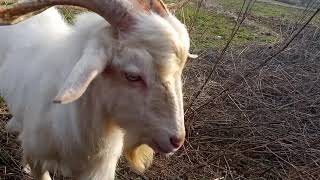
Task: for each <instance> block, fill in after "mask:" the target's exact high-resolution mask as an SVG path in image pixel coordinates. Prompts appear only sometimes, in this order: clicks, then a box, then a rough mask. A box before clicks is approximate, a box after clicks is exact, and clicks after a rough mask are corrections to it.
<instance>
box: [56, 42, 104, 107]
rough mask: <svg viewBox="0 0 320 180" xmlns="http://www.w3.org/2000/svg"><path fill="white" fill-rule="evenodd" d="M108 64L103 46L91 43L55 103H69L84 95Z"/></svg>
mask: <svg viewBox="0 0 320 180" xmlns="http://www.w3.org/2000/svg"><path fill="white" fill-rule="evenodd" d="M106 64H107V56H106V54H105V51H104V49H102V48H101V47H100V48H98V47H97V46H92V45H89V47H87V48H86V49H85V51H84V53H83V55H82V57H81V58H80V60H79V61H78V62H77V64H76V65H75V67H74V68H73V70H72V72H71V73H70V75H69V76H68V78H67V80H66V81H65V82H64V84H63V86H62V88H61V89H60V91H59V93H58V95H57V96H56V97H55V99H54V101H53V102H54V103H60V104H68V103H71V102H73V101H75V100H77V99H78V98H80V97H81V96H82V94H83V93H84V92H85V91H86V89H87V88H88V86H89V84H90V83H91V82H92V80H94V79H95V78H96V76H97V75H98V74H100V73H101V72H102V71H103V70H104V68H105V67H106Z"/></svg>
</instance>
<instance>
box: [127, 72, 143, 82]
mask: <svg viewBox="0 0 320 180" xmlns="http://www.w3.org/2000/svg"><path fill="white" fill-rule="evenodd" d="M125 76H126V78H127V80H128V81H133V82H136V81H141V80H142V78H141V76H139V75H138V74H130V73H125Z"/></svg>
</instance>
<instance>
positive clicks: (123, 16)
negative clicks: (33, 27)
mask: <svg viewBox="0 0 320 180" xmlns="http://www.w3.org/2000/svg"><path fill="white" fill-rule="evenodd" d="M55 5H71V6H78V7H83V8H86V9H89V10H91V11H93V12H95V13H97V14H99V15H101V16H102V17H103V18H104V19H105V20H107V21H108V22H109V23H110V24H111V25H112V26H114V27H116V28H118V29H119V30H121V31H127V30H128V29H129V27H130V26H131V25H132V24H133V23H134V18H133V10H137V9H138V10H142V11H145V12H147V11H148V10H147V8H146V6H145V5H143V4H142V3H138V2H137V1H136V0H126V1H123V0H33V1H27V2H22V3H18V4H16V5H14V6H13V7H9V8H0V26H1V25H12V24H17V23H19V22H22V21H24V20H26V19H28V18H30V17H32V16H34V15H37V14H39V13H41V12H43V11H44V10H46V9H48V8H49V7H52V6H55Z"/></svg>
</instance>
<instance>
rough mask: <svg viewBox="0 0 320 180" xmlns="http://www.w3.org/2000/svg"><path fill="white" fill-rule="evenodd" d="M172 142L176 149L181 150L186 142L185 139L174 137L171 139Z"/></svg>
mask: <svg viewBox="0 0 320 180" xmlns="http://www.w3.org/2000/svg"><path fill="white" fill-rule="evenodd" d="M170 142H171V144H172V145H173V147H174V148H180V147H181V146H182V144H183V142H184V138H183V137H182V138H181V137H176V136H173V137H171V138H170Z"/></svg>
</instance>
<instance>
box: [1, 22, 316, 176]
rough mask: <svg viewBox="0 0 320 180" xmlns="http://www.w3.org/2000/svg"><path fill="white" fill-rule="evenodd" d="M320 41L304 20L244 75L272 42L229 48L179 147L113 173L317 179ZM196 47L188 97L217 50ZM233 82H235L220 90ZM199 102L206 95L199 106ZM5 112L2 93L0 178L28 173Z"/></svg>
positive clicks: (191, 113) (186, 87)
mask: <svg viewBox="0 0 320 180" xmlns="http://www.w3.org/2000/svg"><path fill="white" fill-rule="evenodd" d="M265 21H268V20H267V19H266V20H265ZM268 22H269V23H270V24H272V26H273V29H274V30H275V31H277V32H279V33H281V35H282V36H284V37H285V36H286V32H287V30H290V29H289V28H287V27H289V26H288V25H287V24H285V26H283V25H281V26H280V25H279V24H280V23H281V24H283V23H284V22H275V21H271V20H270V21H268ZM278 23H279V24H278ZM284 27H285V28H284ZM280 29H281V30H280ZM319 42H320V32H319V31H318V29H317V28H316V27H308V28H307V29H306V30H305V31H304V32H303V34H301V35H300V36H299V37H298V39H297V40H296V41H295V42H294V43H293V44H292V45H291V46H290V48H289V49H287V50H286V51H285V52H283V53H281V55H280V56H277V57H276V58H275V59H274V60H273V61H271V62H270V63H269V64H268V65H267V66H265V67H263V68H262V69H260V70H259V72H258V73H257V75H255V76H252V77H249V78H245V79H244V78H243V75H244V74H246V73H247V71H248V70H250V69H251V68H253V67H256V66H257V65H259V64H260V63H261V61H262V60H263V59H264V58H266V57H268V56H269V54H270V53H271V52H272V51H273V50H274V49H273V48H276V46H272V47H271V46H268V45H263V46H262V45H257V44H249V45H247V46H243V47H240V48H237V49H231V50H229V51H228V53H227V56H226V58H225V61H224V62H223V63H222V64H220V65H219V66H218V68H217V69H216V71H215V73H214V76H213V77H212V79H211V80H210V81H209V84H208V86H207V87H206V89H205V91H204V92H203V93H202V94H201V95H200V98H199V99H198V100H197V101H196V103H195V105H194V106H193V109H192V111H189V113H188V114H187V115H186V128H187V141H186V143H185V145H184V146H183V148H182V149H181V150H179V151H178V152H177V153H176V154H175V155H174V156H172V157H170V158H166V157H163V156H160V155H157V157H156V159H155V162H154V164H153V166H152V167H151V169H149V170H148V171H147V172H146V174H145V175H143V176H139V175H136V174H134V173H133V172H132V171H130V169H129V168H128V167H127V166H126V164H125V162H124V161H123V160H122V161H121V163H120V164H121V165H120V167H119V169H118V171H117V178H118V179H216V178H221V179H320V166H319V163H320V162H319V160H320V53H319V52H320V43H319ZM199 53H200V58H199V59H195V60H189V63H188V64H187V67H186V70H185V71H184V77H185V78H184V81H185V83H184V90H185V102H186V104H188V102H189V100H190V97H191V96H192V95H193V93H194V92H195V90H197V88H198V87H199V86H201V84H202V83H203V81H204V79H205V77H206V75H207V74H208V72H209V71H210V68H211V67H212V64H214V62H215V61H216V59H217V57H218V53H219V52H218V51H215V50H207V51H201V52H199ZM230 84H238V85H239V86H238V87H239V88H237V89H236V90H232V91H229V92H228V93H227V94H226V95H223V96H219V93H220V92H221V91H222V90H223V89H225V88H227V87H229V85H230ZM210 99H211V101H209V100H210ZM203 102H210V103H208V104H207V105H206V106H202V107H201V105H202V103H203ZM8 118H10V115H9V114H8V111H7V110H6V109H5V106H3V105H2V106H1V100H0V141H1V145H0V180H9V179H10V180H11V179H30V177H29V176H28V175H26V174H24V173H23V172H22V171H21V167H20V165H19V161H20V155H21V153H20V152H21V149H20V146H19V144H18V143H17V142H16V137H15V136H14V135H11V134H7V133H6V132H5V129H4V126H5V122H6V121H7V120H8ZM55 179H62V178H55Z"/></svg>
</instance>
